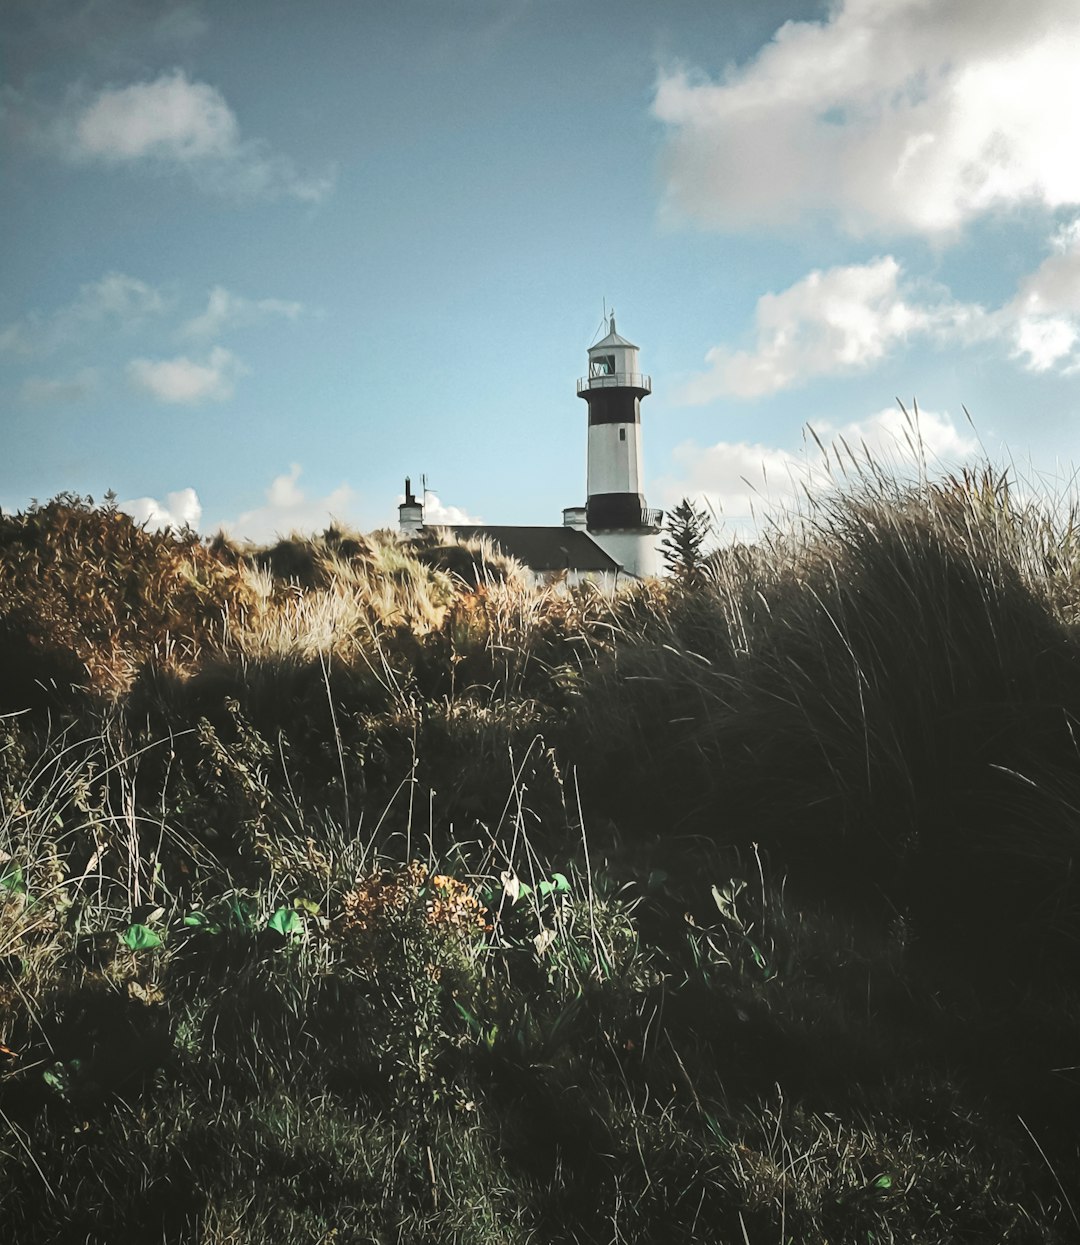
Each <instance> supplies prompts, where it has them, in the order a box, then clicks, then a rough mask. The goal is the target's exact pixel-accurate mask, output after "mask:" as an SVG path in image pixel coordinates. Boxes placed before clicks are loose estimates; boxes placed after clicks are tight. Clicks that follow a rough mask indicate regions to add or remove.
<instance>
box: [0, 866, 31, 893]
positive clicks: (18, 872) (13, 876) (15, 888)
mask: <svg viewBox="0 0 1080 1245" xmlns="http://www.w3.org/2000/svg"><path fill="white" fill-rule="evenodd" d="M0 870H2V872H0V886H2V887H3V888H4V890H6V891H11V892H12V894H14V895H25V894H26V879H25V878H24V877H23V871H22V865H20V864H12V863H11V862H10V861H8V862H7V863H6V864H3V865H0Z"/></svg>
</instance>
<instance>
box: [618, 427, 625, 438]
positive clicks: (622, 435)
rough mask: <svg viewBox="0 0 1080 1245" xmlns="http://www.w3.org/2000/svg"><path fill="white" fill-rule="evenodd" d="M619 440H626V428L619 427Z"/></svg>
mask: <svg viewBox="0 0 1080 1245" xmlns="http://www.w3.org/2000/svg"><path fill="white" fill-rule="evenodd" d="M619 440H620V441H625V440H626V429H625V428H620V429H619Z"/></svg>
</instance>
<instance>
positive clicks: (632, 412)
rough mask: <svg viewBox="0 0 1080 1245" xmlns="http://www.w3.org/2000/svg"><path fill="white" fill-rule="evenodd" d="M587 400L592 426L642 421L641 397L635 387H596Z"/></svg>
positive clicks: (638, 422)
mask: <svg viewBox="0 0 1080 1245" xmlns="http://www.w3.org/2000/svg"><path fill="white" fill-rule="evenodd" d="M586 401H587V402H588V403H589V424H590V426H591V425H593V424H640V423H641V399H640V398H639V397H638V396H637V393H636V391H635V390H633V389H594V390H592V391H591V392H590V393H589V394H588V395H586Z"/></svg>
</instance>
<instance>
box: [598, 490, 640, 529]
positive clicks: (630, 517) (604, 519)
mask: <svg viewBox="0 0 1080 1245" xmlns="http://www.w3.org/2000/svg"><path fill="white" fill-rule="evenodd" d="M644 516H645V496H644V494H643V493H593V495H592V496H591V497H590V498H589V502H588V505H587V506H586V507H585V523H586V525H587V526H588V528H589V529H590V531H591V530H597V531H603V530H604V529H605V528H636V527H641V526H643V523H644Z"/></svg>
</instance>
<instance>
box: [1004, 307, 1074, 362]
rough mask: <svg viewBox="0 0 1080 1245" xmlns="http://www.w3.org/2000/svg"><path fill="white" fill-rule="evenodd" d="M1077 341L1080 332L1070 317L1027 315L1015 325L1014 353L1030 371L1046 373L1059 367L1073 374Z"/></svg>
mask: <svg viewBox="0 0 1080 1245" xmlns="http://www.w3.org/2000/svg"><path fill="white" fill-rule="evenodd" d="M1077 341H1080V329H1078V328H1077V325H1076V322H1075V321H1074V320H1072V319H1070V318H1069V317H1068V316H1024V317H1023V318H1022V319H1021V320H1020V321H1019V322H1018V323H1017V326H1016V350H1015V352H1014V354H1015V356H1016V357H1017V358H1019V359H1022V360H1023V361H1024V366H1025V367H1026V368H1027V370H1028V371H1029V372H1047V371H1049V370H1050V369H1051V368H1052V367H1054V366H1055V365H1058V364H1065V365H1066V366H1065V368H1064V370H1066V371H1071V370H1072V367H1071V364H1070V362H1069V361H1070V360H1071V358H1072V355H1073V351H1074V348H1075V347H1076V343H1077Z"/></svg>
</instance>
